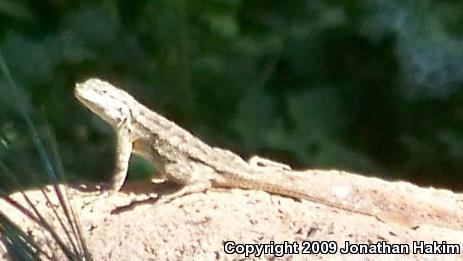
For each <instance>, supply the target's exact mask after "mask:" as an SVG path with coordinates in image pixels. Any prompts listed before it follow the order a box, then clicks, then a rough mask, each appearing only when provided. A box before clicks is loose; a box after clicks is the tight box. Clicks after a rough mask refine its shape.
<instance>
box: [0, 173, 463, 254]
mask: <svg viewBox="0 0 463 261" xmlns="http://www.w3.org/2000/svg"><path fill="white" fill-rule="evenodd" d="M298 175H301V176H303V177H304V180H303V181H301V182H303V186H306V187H307V189H309V190H311V191H313V192H314V193H315V195H319V196H322V197H323V198H324V199H326V200H329V201H332V203H333V204H338V203H339V204H341V205H342V206H343V208H336V207H334V206H328V205H326V204H321V203H317V202H313V201H309V200H297V199H292V198H287V197H282V196H278V195H272V194H269V193H266V192H262V191H254V190H241V189H213V190H210V191H207V192H205V193H195V194H190V195H186V196H184V197H181V198H178V199H175V200H173V201H171V202H169V203H159V202H157V201H156V198H157V195H156V194H155V193H154V192H153V191H157V192H159V191H161V192H162V193H165V191H163V190H156V189H158V187H159V184H147V182H145V183H143V182H138V183H129V184H128V185H127V186H126V187H125V188H124V190H123V191H122V192H118V193H115V194H113V195H108V194H107V193H102V192H100V191H99V190H98V189H97V188H96V187H94V186H93V185H88V184H87V185H86V186H79V187H80V188H79V189H76V188H70V187H66V188H67V190H68V192H69V193H68V194H69V195H70V198H71V204H72V206H73V208H74V211H75V213H76V215H77V216H78V219H79V227H80V228H81V230H82V234H83V236H84V237H85V243H86V245H87V246H88V249H89V251H90V253H91V254H92V258H93V259H95V260H244V259H246V258H249V259H253V260H256V259H257V260H346V259H349V260H392V259H394V260H399V259H400V260H436V259H440V260H442V259H443V258H445V260H463V256H462V254H461V251H462V249H461V248H462V247H463V195H462V194H456V193H453V192H450V191H447V190H437V189H433V188H420V187H417V186H414V185H411V184H409V183H405V182H389V181H384V180H381V179H378V178H368V177H363V176H359V175H355V174H351V173H346V172H340V171H304V172H299V173H298ZM62 188H64V186H62ZM163 188H165V186H164V187H163ZM46 190H48V191H49V192H48V194H49V196H50V198H51V199H52V201H53V203H52V204H50V203H47V202H46V201H45V199H44V197H43V195H41V192H40V191H28V192H27V195H28V196H29V197H30V198H31V199H33V204H34V205H35V206H36V207H37V208H38V209H39V210H40V211H41V213H46V214H44V215H45V216H46V217H47V220H49V221H50V223H52V224H53V227H54V228H56V231H57V233H58V234H59V235H61V236H63V237H64V233H63V231H62V229H61V228H59V224H58V222H57V219H56V218H54V217H53V216H52V215H51V208H52V207H55V208H59V205H60V204H59V203H58V202H57V200H56V198H55V197H54V195H55V193H54V192H53V191H52V190H51V189H50V187H47V188H46ZM12 198H14V199H15V200H17V201H18V202H23V201H22V196H21V195H19V194H15V195H12ZM330 205H331V204H330ZM345 207H347V208H349V207H351V208H353V209H356V210H361V212H366V213H371V215H369V214H361V213H358V212H357V211H354V212H353V211H349V210H348V209H345ZM0 209H1V210H2V211H4V212H5V213H7V214H8V216H9V218H10V219H12V220H14V221H15V222H16V223H17V224H19V226H20V227H22V228H23V229H24V230H25V231H28V232H29V233H30V234H32V235H33V236H34V237H35V238H36V240H38V241H39V242H47V240H48V241H50V240H51V239H50V238H49V235H47V233H46V232H44V231H43V229H40V228H39V227H38V226H37V225H34V224H31V222H30V219H29V218H27V217H25V216H24V215H22V214H20V213H19V212H18V211H16V210H15V209H14V208H12V207H11V206H10V205H9V204H8V203H6V202H5V201H4V200H0ZM414 241H415V242H420V241H423V243H425V244H433V241H436V242H435V243H434V245H433V247H431V248H428V250H433V251H437V250H440V251H450V250H454V249H455V247H458V249H459V251H460V254H447V255H445V256H444V255H428V254H414V253H413V252H412V251H413V242H414ZM346 242H348V244H353V245H354V246H355V244H370V246H369V248H370V251H373V250H374V249H376V251H385V250H386V249H385V248H386V247H385V246H386V245H388V246H394V247H398V245H396V244H403V247H404V248H406V247H407V246H408V247H409V249H410V253H409V254H395V255H386V254H381V253H379V254H378V253H376V254H343V253H341V249H343V248H344V246H345V244H346ZM436 244H437V245H436ZM42 245H45V243H43V244H42ZM365 246H367V245H365ZM374 246H377V247H376V248H375V247H374ZM429 246H431V245H429ZM438 246H439V247H438ZM381 247H382V248H381ZM225 248H226V249H225ZM264 248H265V249H266V250H267V251H268V252H267V253H262V254H261V255H258V256H256V255H257V252H256V251H258V250H262V249H264ZM282 248H284V250H285V252H284V253H283V252H281V250H282ZM380 248H381V249H380ZM394 249H395V250H397V249H396V248H394ZM449 249H450V250H449ZM233 250H243V251H244V250H247V251H248V254H249V257H246V256H245V253H231V252H233ZM4 251H5V249H4V248H3V247H1V244H0V257H2V256H3V258H5V253H4ZM47 251H48V252H49V253H53V254H54V255H55V256H57V257H61V256H62V253H60V251H59V250H58V249H57V248H56V244H51V246H50V249H48V250H47ZM391 251H392V250H391ZM227 252H230V253H227ZM297 252H298V253H297Z"/></svg>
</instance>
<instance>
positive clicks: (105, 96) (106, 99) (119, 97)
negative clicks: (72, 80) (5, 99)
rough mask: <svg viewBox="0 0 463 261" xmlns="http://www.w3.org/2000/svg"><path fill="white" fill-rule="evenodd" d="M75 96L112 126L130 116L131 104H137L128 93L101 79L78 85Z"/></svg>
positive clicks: (89, 80)
mask: <svg viewBox="0 0 463 261" xmlns="http://www.w3.org/2000/svg"><path fill="white" fill-rule="evenodd" d="M74 95H75V96H76V98H77V99H78V100H79V101H80V102H81V103H83V104H84V105H85V106H86V107H87V108H89V109H90V110H91V111H93V112H94V113H96V114H97V115H98V116H100V117H101V118H103V119H104V120H105V121H106V122H108V123H109V124H111V125H112V126H118V125H119V124H120V123H122V122H124V121H125V120H126V119H127V117H128V116H130V107H131V104H132V103H134V102H135V100H134V98H133V97H132V96H130V95H129V94H128V93H127V92H125V91H123V90H121V89H118V88H116V87H114V86H113V85H111V84H110V83H108V82H105V81H102V80H99V79H88V80H87V81H85V82H83V83H77V84H76V87H75V89H74Z"/></svg>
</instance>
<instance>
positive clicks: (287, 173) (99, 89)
mask: <svg viewBox="0 0 463 261" xmlns="http://www.w3.org/2000/svg"><path fill="white" fill-rule="evenodd" d="M74 94H75V96H76V98H77V99H78V100H79V101H80V102H81V103H82V104H83V105H85V106H86V107H87V108H88V109H90V110H91V111H92V112H94V113H95V114H97V115H98V116H99V117H101V118H102V119H103V120H104V121H106V122H107V123H109V124H110V125H111V126H112V127H113V128H114V129H115V132H116V136H117V145H116V160H115V165H116V166H115V169H114V175H113V180H112V182H111V189H112V190H113V191H118V190H120V189H121V188H122V186H123V184H124V181H125V179H126V177H127V171H128V165H129V159H130V157H131V154H132V153H135V154H139V155H142V156H143V157H144V158H146V159H148V161H150V162H151V163H154V165H155V166H156V169H157V170H158V171H159V172H160V173H161V174H162V176H163V178H165V179H167V180H169V181H173V182H174V183H177V184H179V185H182V188H181V189H179V190H178V191H176V192H174V193H172V194H170V195H168V196H167V197H168V198H170V199H173V198H176V197H179V196H182V195H185V194H190V193H195V192H204V191H206V190H207V189H209V188H212V187H226V188H242V189H255V190H263V191H265V192H269V193H271V194H278V195H282V196H286V197H291V198H295V199H300V200H302V199H305V200H309V201H312V202H316V203H319V204H323V205H326V206H329V207H333V208H337V209H342V210H345V211H349V212H354V213H357V214H362V215H367V216H372V217H376V218H378V219H380V220H381V218H379V217H378V212H377V211H375V210H372V209H364V208H363V209H362V208H359V207H357V206H354V205H353V204H350V205H348V204H342V203H339V202H333V200H330V199H327V198H326V196H320V195H315V193H311V192H310V191H307V190H306V189H304V188H303V187H301V186H300V184H298V178H297V176H296V175H294V174H292V169H291V167H290V166H288V165H285V164H283V163H279V162H275V161H272V160H269V159H265V158H261V157H258V156H254V157H251V159H249V160H248V161H245V160H244V159H243V158H241V157H240V156H238V155H237V154H235V153H233V152H231V151H228V150H225V149H221V148H217V147H212V146H209V145H207V144H206V143H205V142H203V141H202V140H200V139H199V138H197V137H196V136H194V135H193V134H191V133H190V132H189V131H187V130H185V129H183V128H181V127H180V126H178V125H177V124H176V123H174V122H173V121H170V120H168V119H166V118H164V117H163V116H161V115H160V114H158V113H156V112H154V111H152V110H150V109H149V108H147V107H146V106H144V105H143V104H141V103H139V102H138V101H137V100H136V99H135V98H134V97H132V96H131V95H130V94H129V93H127V92H126V91H124V90H122V89H119V88H117V87H115V86H113V85H112V84H110V83H108V82H106V81H103V80H100V79H97V78H91V79H88V80H86V81H85V82H82V83H77V84H76V86H75V89H74ZM161 198H162V197H161Z"/></svg>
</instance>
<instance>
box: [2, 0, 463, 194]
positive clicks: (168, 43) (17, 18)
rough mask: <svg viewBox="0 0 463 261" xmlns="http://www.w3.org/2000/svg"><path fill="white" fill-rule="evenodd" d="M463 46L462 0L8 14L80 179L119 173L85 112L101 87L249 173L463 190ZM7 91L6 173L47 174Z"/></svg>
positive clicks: (104, 136) (32, 89)
mask: <svg viewBox="0 0 463 261" xmlns="http://www.w3.org/2000/svg"><path fill="white" fill-rule="evenodd" d="M95 2H97V3H95ZM462 36H463V2H461V1H393V0H372V1H299V0H295V1H255V0H254V1H239V0H222V1H201V0H200V1H187V0H162V1H116V0H107V1H64V0H48V1H47V0H44V1H39V2H37V1H25V0H23V1H13V0H4V1H0V52H1V53H2V55H3V57H4V58H5V61H6V65H7V67H8V69H9V70H10V72H11V76H12V78H13V80H14V81H15V82H16V84H17V85H18V86H19V88H20V90H21V91H22V92H24V94H25V96H27V97H29V99H30V101H31V104H33V106H34V113H35V115H39V116H37V118H34V119H35V121H37V122H38V123H37V126H38V128H37V132H38V133H39V134H40V135H41V136H43V133H46V130H44V129H46V128H44V126H45V127H46V126H47V124H48V126H50V128H52V130H53V131H54V135H55V137H56V140H57V142H56V144H57V145H56V146H54V145H53V144H52V145H48V147H47V148H48V150H49V151H52V150H53V148H57V149H58V150H59V156H60V158H61V160H62V162H63V165H64V168H65V170H66V174H67V175H68V177H67V179H69V180H79V179H84V178H85V179H92V178H93V179H97V180H98V179H99V180H102V179H105V178H108V177H109V176H110V174H111V172H112V168H113V153H114V152H113V151H114V134H113V130H112V129H111V128H110V127H109V126H108V125H106V124H105V123H103V121H101V120H100V119H99V118H97V117H96V116H95V115H93V114H92V113H90V112H89V111H88V110H86V109H84V108H83V107H82V106H81V105H80V104H79V103H78V102H77V101H76V100H75V99H74V97H73V88H74V84H75V82H79V81H83V80H85V79H87V78H88V77H99V78H102V79H105V80H108V81H110V82H111V83H113V84H115V85H117V86H120V87H122V88H124V89H126V90H128V91H129V92H130V93H131V94H133V95H134V96H135V97H136V98H137V99H138V100H139V101H141V102H142V103H144V104H145V105H147V106H148V107H150V108H152V109H153V110H155V111H157V112H159V113H162V114H163V115H165V116H166V117H168V118H169V119H172V120H175V121H176V122H178V123H179V124H180V125H181V126H183V127H185V128H187V129H189V130H191V131H192V132H193V133H194V134H196V135H198V136H199V137H201V138H202V139H203V140H205V141H206V142H208V143H209V144H212V145H215V146H221V147H224V148H227V149H231V150H233V151H236V152H238V153H239V154H240V155H242V156H243V157H245V158H247V157H249V156H251V155H254V154H259V155H263V156H266V157H268V158H271V159H274V160H278V161H282V162H285V163H288V164H290V165H292V166H293V167H295V168H337V169H343V170H349V171H355V172H359V173H362V174H366V175H376V176H381V177H384V178H388V179H403V180H408V181H412V182H414V183H418V184H421V185H426V186H428V185H433V186H436V187H448V188H452V189H455V190H460V191H461V189H462V188H463V174H462V173H463V172H462V170H463V129H462V123H463V89H462V88H461V87H462V83H463V40H462ZM6 78H7V77H5V76H2V77H1V81H0V83H2V84H3V85H5V82H6V80H5V79H6ZM1 90H2V94H0V95H1V96H2V98H3V99H1V100H0V101H1V102H2V104H1V105H2V106H0V137H1V139H0V141H1V145H2V146H1V150H0V156H1V159H2V162H3V163H5V165H6V166H8V167H9V169H10V170H11V172H12V173H14V175H16V176H17V177H22V175H24V174H26V173H32V172H40V171H39V169H41V165H43V163H44V159H43V158H42V159H40V158H37V151H36V146H35V145H34V144H33V142H32V141H33V140H31V137H30V136H31V135H30V132H28V131H27V125H26V124H25V122H24V118H22V117H21V116H20V113H18V110H15V109H14V108H15V105H17V104H18V103H19V104H22V103H25V102H24V101H21V99H20V98H18V95H16V94H14V93H10V89H8V88H3V89H1ZM36 119H39V120H36ZM45 120H46V121H45ZM45 122H47V123H45ZM45 141H47V139H45ZM46 144H50V141H49V140H48V142H46ZM3 163H2V164H3ZM149 172H151V170H150V169H149V168H147V167H146V163H144V162H141V161H137V160H135V162H134V163H133V164H131V172H130V173H131V175H130V176H131V177H134V176H136V174H139V173H145V174H146V173H149ZM24 179H26V180H27V178H24ZM32 183H33V182H32ZM0 184H9V183H8V181H7V179H6V178H5V176H4V175H3V176H2V175H0ZM7 186H8V185H7Z"/></svg>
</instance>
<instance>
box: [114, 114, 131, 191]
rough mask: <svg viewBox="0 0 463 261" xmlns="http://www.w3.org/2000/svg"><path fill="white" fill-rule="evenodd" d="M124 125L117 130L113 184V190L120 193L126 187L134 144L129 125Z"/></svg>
mask: <svg viewBox="0 0 463 261" xmlns="http://www.w3.org/2000/svg"><path fill="white" fill-rule="evenodd" d="M125 122H126V121H124V123H122V124H121V125H119V126H118V128H117V144H116V146H117V148H116V160H115V164H116V166H115V168H114V175H113V180H112V184H111V188H112V190H116V191H119V190H121V188H122V185H124V182H125V179H126V178H127V171H128V169H129V160H130V155H131V154H132V149H133V144H132V141H131V138H130V130H129V128H128V127H127V124H126V123H125Z"/></svg>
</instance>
